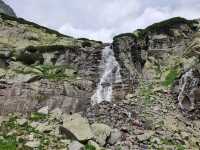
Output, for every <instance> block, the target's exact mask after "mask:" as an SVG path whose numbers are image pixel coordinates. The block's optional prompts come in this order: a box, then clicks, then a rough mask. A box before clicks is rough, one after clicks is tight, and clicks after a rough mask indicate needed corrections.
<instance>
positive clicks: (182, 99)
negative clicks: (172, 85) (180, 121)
mask: <svg viewBox="0 0 200 150" xmlns="http://www.w3.org/2000/svg"><path fill="white" fill-rule="evenodd" d="M199 86H200V73H199V71H198V70H197V69H190V70H189V71H187V72H186V73H185V74H184V75H183V76H182V77H181V79H180V83H179V87H180V93H179V95H178V101H179V106H180V108H181V110H182V111H183V112H184V113H186V114H187V115H190V117H197V118H198V117H199V115H198V114H199V111H200V88H199Z"/></svg>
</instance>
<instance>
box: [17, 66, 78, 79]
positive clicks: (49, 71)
mask: <svg viewBox="0 0 200 150" xmlns="http://www.w3.org/2000/svg"><path fill="white" fill-rule="evenodd" d="M15 72H16V73H21V74H33V75H36V76H38V77H40V78H43V79H48V80H53V81H59V80H74V79H75V78H76V77H77V75H75V72H76V71H75V70H73V69H70V67H67V66H54V65H38V66H31V67H30V68H28V69H26V68H20V69H16V70H15Z"/></svg>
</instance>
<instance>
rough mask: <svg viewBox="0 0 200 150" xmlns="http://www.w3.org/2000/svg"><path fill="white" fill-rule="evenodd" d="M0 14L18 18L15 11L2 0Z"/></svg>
mask: <svg viewBox="0 0 200 150" xmlns="http://www.w3.org/2000/svg"><path fill="white" fill-rule="evenodd" d="M0 13H3V14H6V15H9V16H13V17H16V14H15V12H14V11H13V9H12V8H11V7H10V6H9V5H7V4H6V3H5V2H3V1H2V0H0Z"/></svg>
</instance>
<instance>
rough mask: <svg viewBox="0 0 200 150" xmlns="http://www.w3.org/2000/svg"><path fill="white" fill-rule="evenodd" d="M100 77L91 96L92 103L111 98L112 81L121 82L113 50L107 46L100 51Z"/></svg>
mask: <svg viewBox="0 0 200 150" xmlns="http://www.w3.org/2000/svg"><path fill="white" fill-rule="evenodd" d="M100 70H101V71H102V73H101V79H100V82H99V83H98V86H97V90H96V92H95V94H94V95H93V96H92V97H91V101H92V104H98V103H101V102H102V101H111V100H112V92H113V91H112V90H113V89H112V85H113V83H121V82H122V80H121V74H120V66H119V64H118V62H117V61H116V59H115V56H114V52H113V50H112V49H111V48H110V47H109V46H108V47H105V48H104V49H103V51H102V60H101V63H100Z"/></svg>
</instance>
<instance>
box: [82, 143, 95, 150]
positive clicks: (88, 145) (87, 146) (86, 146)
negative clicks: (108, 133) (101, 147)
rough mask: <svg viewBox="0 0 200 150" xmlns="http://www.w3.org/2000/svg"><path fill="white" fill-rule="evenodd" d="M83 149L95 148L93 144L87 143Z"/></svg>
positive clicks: (92, 149) (93, 149) (91, 149)
mask: <svg viewBox="0 0 200 150" xmlns="http://www.w3.org/2000/svg"><path fill="white" fill-rule="evenodd" d="M84 150H96V148H95V147H94V146H93V145H90V144H87V145H85V147H84Z"/></svg>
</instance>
